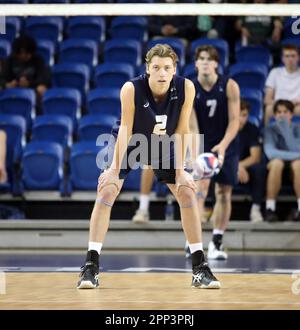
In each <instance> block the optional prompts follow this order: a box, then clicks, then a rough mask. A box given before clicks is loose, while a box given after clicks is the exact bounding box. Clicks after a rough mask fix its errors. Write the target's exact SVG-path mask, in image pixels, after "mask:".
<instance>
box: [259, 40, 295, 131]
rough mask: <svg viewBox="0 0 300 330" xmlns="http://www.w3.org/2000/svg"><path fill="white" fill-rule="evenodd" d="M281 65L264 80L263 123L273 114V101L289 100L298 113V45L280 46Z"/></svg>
mask: <svg viewBox="0 0 300 330" xmlns="http://www.w3.org/2000/svg"><path fill="white" fill-rule="evenodd" d="M282 62H283V64H284V66H283V67H279V68H274V69H272V70H271V72H270V73H269V76H268V78H267V81H266V94H265V100H264V103H265V125H267V124H268V123H269V119H270V117H271V116H272V114H273V106H274V103H275V101H277V100H279V99H282V100H289V101H291V102H293V104H294V112H295V114H296V115H300V88H299V86H300V69H299V67H298V62H299V53H298V47H297V46H294V45H286V46H283V47H282Z"/></svg>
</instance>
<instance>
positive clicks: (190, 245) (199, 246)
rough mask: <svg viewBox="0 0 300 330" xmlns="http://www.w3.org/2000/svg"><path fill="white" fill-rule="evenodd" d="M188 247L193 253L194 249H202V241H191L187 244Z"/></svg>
mask: <svg viewBox="0 0 300 330" xmlns="http://www.w3.org/2000/svg"><path fill="white" fill-rule="evenodd" d="M189 247H190V251H191V253H194V252H196V251H199V250H201V251H203V243H193V244H189Z"/></svg>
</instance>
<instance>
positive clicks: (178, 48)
mask: <svg viewBox="0 0 300 330" xmlns="http://www.w3.org/2000/svg"><path fill="white" fill-rule="evenodd" d="M156 44H168V45H170V46H171V47H172V48H173V49H174V50H175V52H176V54H177V56H178V58H179V62H178V63H179V65H180V66H181V67H183V66H184V65H185V47H184V43H183V41H182V40H181V39H180V38H160V39H155V40H150V41H148V44H147V48H148V49H150V48H152V47H153V46H155V45H156Z"/></svg>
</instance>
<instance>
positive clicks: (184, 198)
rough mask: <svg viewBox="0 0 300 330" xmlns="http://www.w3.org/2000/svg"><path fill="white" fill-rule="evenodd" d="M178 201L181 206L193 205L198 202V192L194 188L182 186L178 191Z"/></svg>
mask: <svg viewBox="0 0 300 330" xmlns="http://www.w3.org/2000/svg"><path fill="white" fill-rule="evenodd" d="M177 201H178V204H179V206H180V207H181V208H189V207H192V206H193V205H194V204H195V203H196V194H195V191H194V190H193V189H192V188H189V187H186V186H184V187H180V188H179V191H178V193H177Z"/></svg>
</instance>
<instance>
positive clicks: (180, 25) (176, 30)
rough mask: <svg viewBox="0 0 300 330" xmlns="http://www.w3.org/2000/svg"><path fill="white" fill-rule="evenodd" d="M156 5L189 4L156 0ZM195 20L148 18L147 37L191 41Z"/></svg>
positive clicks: (189, 18)
mask: <svg viewBox="0 0 300 330" xmlns="http://www.w3.org/2000/svg"><path fill="white" fill-rule="evenodd" d="M155 2H158V3H176V2H189V1H177V0H171V1H170V0H169V1H168V0H158V1H155ZM195 27H196V18H195V17H194V16H150V17H149V25H148V31H149V37H150V38H153V37H154V38H162V37H166V38H170V37H177V38H181V39H183V40H184V41H185V44H186V45H187V40H189V41H191V40H193V39H194V37H195Z"/></svg>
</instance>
